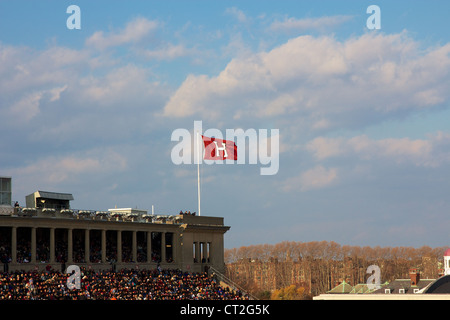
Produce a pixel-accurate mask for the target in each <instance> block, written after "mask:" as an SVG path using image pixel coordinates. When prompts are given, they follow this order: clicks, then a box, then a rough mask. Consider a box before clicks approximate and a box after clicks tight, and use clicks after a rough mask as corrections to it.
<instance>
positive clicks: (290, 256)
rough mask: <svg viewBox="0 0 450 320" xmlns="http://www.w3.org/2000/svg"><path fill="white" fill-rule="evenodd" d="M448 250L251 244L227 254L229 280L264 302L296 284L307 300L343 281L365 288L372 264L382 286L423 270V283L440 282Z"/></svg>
mask: <svg viewBox="0 0 450 320" xmlns="http://www.w3.org/2000/svg"><path fill="white" fill-rule="evenodd" d="M446 249H447V247H436V248H431V247H429V246H422V247H420V248H414V247H380V246H376V247H369V246H364V247H361V246H351V245H340V244H338V243H336V242H334V241H310V242H295V241H284V242H281V243H277V244H260V245H251V246H243V247H239V248H233V249H225V263H226V276H227V277H228V278H230V279H231V280H233V281H234V282H236V283H237V284H239V285H240V286H241V287H243V288H247V290H249V291H250V292H251V293H252V294H253V295H255V296H257V297H259V298H270V296H271V294H272V293H273V292H274V291H275V290H278V291H279V290H281V289H283V288H288V287H290V286H293V285H294V286H295V287H296V290H297V289H300V291H302V292H305V294H303V297H304V298H307V297H311V296H316V295H319V294H321V293H326V292H327V291H329V290H331V289H332V288H334V287H335V286H336V285H338V284H339V283H341V282H342V281H344V280H345V281H346V282H347V283H350V284H351V285H356V284H361V283H366V281H367V278H368V277H369V276H370V274H368V273H367V272H366V271H367V268H368V267H369V266H370V265H373V264H375V265H377V266H379V267H380V270H381V283H384V282H391V281H393V280H395V279H408V278H409V271H410V269H411V268H418V269H419V270H420V272H421V278H422V279H425V278H428V279H436V278H438V277H439V276H440V275H441V274H442V268H443V255H444V252H445V250H446ZM306 293H307V294H306Z"/></svg>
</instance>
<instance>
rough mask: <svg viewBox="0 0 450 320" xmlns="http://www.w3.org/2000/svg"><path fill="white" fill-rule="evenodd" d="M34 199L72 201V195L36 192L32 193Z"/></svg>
mask: <svg viewBox="0 0 450 320" xmlns="http://www.w3.org/2000/svg"><path fill="white" fill-rule="evenodd" d="M34 196H35V197H36V198H45V199H54V200H73V195H72V194H70V193H59V192H49V191H39V190H38V191H36V192H34Z"/></svg>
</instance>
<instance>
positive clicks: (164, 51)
mask: <svg viewBox="0 0 450 320" xmlns="http://www.w3.org/2000/svg"><path fill="white" fill-rule="evenodd" d="M137 53H138V54H139V55H140V56H143V57H145V58H146V59H156V60H173V59H176V58H180V57H185V56H191V55H194V54H199V52H198V51H197V50H196V49H191V48H186V46H184V45H183V44H176V45H175V44H171V43H167V44H164V46H163V47H162V48H158V49H153V50H149V49H145V50H137Z"/></svg>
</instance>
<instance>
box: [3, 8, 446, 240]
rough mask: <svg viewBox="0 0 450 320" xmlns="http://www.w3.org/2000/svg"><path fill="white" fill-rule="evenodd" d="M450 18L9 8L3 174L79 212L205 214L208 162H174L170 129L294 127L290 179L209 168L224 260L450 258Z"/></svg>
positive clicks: (283, 147)
mask: <svg viewBox="0 0 450 320" xmlns="http://www.w3.org/2000/svg"><path fill="white" fill-rule="evenodd" d="M71 4H76V5H78V6H79V7H80V10H81V29H80V30H69V29H68V28H67V27H66V20H67V18H68V17H69V16H70V14H67V13H66V9H67V7H68V6H69V5H71ZM372 4H375V5H378V6H379V7H380V9H381V29H380V30H369V29H368V28H367V26H366V20H367V19H368V17H369V16H370V15H369V14H367V13H366V9H367V7H368V6H369V5H372ZM449 9H450V3H448V2H445V1H287V0H283V1H272V0H271V1H206V0H204V1H0V30H1V31H0V134H1V136H2V137H3V139H1V141H0V154H1V157H0V175H7V176H12V177H13V198H14V200H18V201H19V202H21V203H24V199H25V195H27V194H29V193H32V192H34V191H35V190H38V189H39V190H47V191H60V192H70V193H72V194H73V195H74V197H75V200H74V201H73V203H72V206H73V207H74V208H79V209H93V210H106V209H108V208H112V207H114V206H118V207H136V206H137V207H139V208H143V209H148V210H151V206H152V205H154V206H155V210H156V212H157V213H160V214H175V213H178V212H179V211H180V210H190V211H197V185H196V178H197V171H196V166H195V165H187V164H186V165H175V164H173V162H172V161H171V156H170V155H171V149H172V148H173V147H174V146H175V144H176V143H174V142H172V141H171V133H172V132H173V131H174V130H176V129H177V128H185V129H188V130H193V125H194V121H195V120H201V121H202V122H203V129H204V130H205V129H207V128H217V129H219V130H221V131H223V132H224V133H225V130H226V129H234V128H243V129H250V128H254V129H279V132H280V135H279V141H280V151H279V155H278V156H279V159H280V167H279V171H278V173H277V174H276V175H271V176H262V175H260V174H259V169H260V165H250V164H247V165H218V164H217V165H203V166H202V214H203V215H211V216H223V217H225V223H226V224H227V225H230V226H231V229H230V231H229V232H227V234H226V236H225V246H226V247H228V248H231V247H236V246H241V245H250V244H259V243H276V242H280V241H284V240H289V241H313V240H330V241H331V240H333V241H336V242H338V243H341V244H352V245H362V246H363V245H370V246H376V245H380V246H399V245H405V246H422V245H429V246H442V245H447V244H448V241H449V240H448V235H447V234H448V230H449V228H450V223H449V218H448V212H449V211H450V200H449V197H448V196H447V194H448V190H449V189H450V188H449V187H450V183H449V182H448V179H447V177H448V176H449V173H450V170H449V164H450V125H449V123H450V110H449V101H450V90H449V87H450V34H449V32H448V30H449V24H450V23H449V21H448V17H447V16H448V12H450V10H449Z"/></svg>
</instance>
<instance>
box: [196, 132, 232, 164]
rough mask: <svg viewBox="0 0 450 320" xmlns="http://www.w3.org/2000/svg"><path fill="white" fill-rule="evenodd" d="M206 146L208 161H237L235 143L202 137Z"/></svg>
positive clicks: (205, 157)
mask: <svg viewBox="0 0 450 320" xmlns="http://www.w3.org/2000/svg"><path fill="white" fill-rule="evenodd" d="M202 139H203V143H204V144H205V156H204V159H206V160H225V159H231V160H237V146H236V144H235V143H234V141H229V140H222V139H217V138H208V137H205V136H202Z"/></svg>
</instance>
